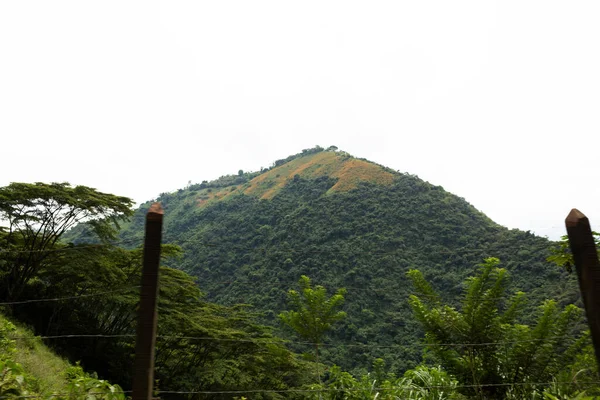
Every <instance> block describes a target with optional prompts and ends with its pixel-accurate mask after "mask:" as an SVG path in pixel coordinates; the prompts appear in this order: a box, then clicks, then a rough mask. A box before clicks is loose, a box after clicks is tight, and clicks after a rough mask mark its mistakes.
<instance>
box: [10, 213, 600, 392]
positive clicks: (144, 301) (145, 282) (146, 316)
mask: <svg viewBox="0 0 600 400" xmlns="http://www.w3.org/2000/svg"><path fill="white" fill-rule="evenodd" d="M146 218H147V219H146V237H145V243H144V257H143V274H142V282H141V285H139V286H129V287H126V288H121V289H116V290H112V291H106V292H98V293H91V294H81V295H77V296H68V297H60V298H47V299H32V300H22V301H14V302H4V303H0V306H1V305H18V304H27V303H32V302H55V301H68V300H73V299H77V298H82V297H93V296H102V295H106V294H111V293H116V292H119V291H126V290H130V289H134V288H140V289H141V296H140V310H139V319H138V325H137V326H138V328H137V333H136V335H135V337H136V352H135V356H136V359H135V373H134V381H133V385H132V391H125V392H124V393H127V394H129V393H131V396H132V398H133V399H134V400H141V399H144V400H149V399H151V398H152V395H153V382H154V377H153V374H154V347H155V342H156V338H157V337H158V338H163V339H175V340H177V339H181V340H212V341H219V340H222V341H244V340H243V339H219V338H214V337H189V336H165V335H161V336H157V334H156V317H157V315H156V313H157V295H158V289H159V286H158V265H159V258H160V244H161V230H162V218H163V212H162V209H161V208H160V205H158V203H155V205H153V206H152V207H151V209H150V210H149V211H148V214H147V217H146ZM566 226H567V232H568V236H569V242H570V246H571V250H572V253H573V257H574V262H575V266H576V269H577V276H578V280H579V284H580V290H581V294H582V298H583V302H584V306H585V309H586V315H587V320H588V322H589V324H590V328H591V333H592V340H593V344H594V348H595V352H596V357H597V361H598V363H599V364H600V292H599V291H598V290H594V289H595V288H600V263H599V262H598V257H597V253H596V247H595V243H594V239H593V235H592V232H591V228H590V226H589V221H588V219H587V218H586V217H585V216H584V215H583V214H582V213H581V212H579V211H578V210H575V209H574V210H572V211H571V213H570V214H569V216H568V217H567V219H566ZM206 245H210V244H206ZM90 247H93V246H90ZM73 250H75V249H73ZM51 251H53V250H51ZM56 251H59V250H56ZM223 283H230V282H223ZM356 289H357V290H370V289H368V288H356ZM84 337H98V338H124V337H129V338H131V337H134V335H103V334H95V335H56V336H41V337H40V338H41V339H44V340H52V339H67V338H84ZM11 339H15V340H27V339H28V338H27V337H18V336H13V337H12V338H11ZM556 339H558V338H556V337H552V338H547V339H534V340H532V341H545V340H548V341H550V340H556ZM520 342H523V341H519V342H508V341H507V342H489V343H438V344H435V346H464V347H471V346H473V347H474V346H492V345H509V344H515V343H520ZM273 343H281V342H280V341H277V342H273ZM292 343H295V344H302V345H313V344H314V343H310V342H298V341H297V342H292ZM322 345H324V346H328V345H329V344H327V343H324V344H322ZM422 345H423V346H432V344H422ZM334 346H346V347H380V348H390V349H391V348H403V347H408V345H401V344H395V345H376V344H365V343H346V344H342V345H340V344H334ZM411 346H412V345H411ZM555 383H556V382H536V383H526V384H527V385H538V386H548V385H552V384H555ZM559 383H564V384H569V383H570V382H559ZM596 383H598V384H600V382H596ZM523 384H525V383H497V384H479V385H458V386H454V387H455V388H471V387H475V386H477V387H491V386H511V385H512V386H515V385H516V386H518V385H523ZM431 388H438V389H443V388H447V387H446V386H432V387H431ZM395 389H402V388H401V387H396V388H376V387H373V388H372V390H377V391H386V390H395ZM349 390H353V389H349V388H345V389H334V388H327V389H314V390H312V389H286V390H268V389H265V390H245V391H158V392H157V393H158V394H182V395H186V394H189V395H191V394H199V395H200V394H213V395H214V394H223V395H225V394H230V395H248V394H253V393H255V394H258V393H314V392H335V391H349ZM356 390H358V389H356ZM59 395H64V394H56V396H59ZM18 397H20V398H34V397H36V396H18ZM1 398H3V397H0V399H1ZM12 398H15V397H14V396H13V397H12Z"/></svg>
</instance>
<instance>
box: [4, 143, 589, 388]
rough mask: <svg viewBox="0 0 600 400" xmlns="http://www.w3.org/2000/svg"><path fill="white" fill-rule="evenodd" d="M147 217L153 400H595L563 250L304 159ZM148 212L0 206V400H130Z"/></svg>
mask: <svg viewBox="0 0 600 400" xmlns="http://www.w3.org/2000/svg"><path fill="white" fill-rule="evenodd" d="M153 200H157V201H160V202H161V204H162V206H163V207H164V209H165V225H164V233H163V245H162V246H163V247H162V261H161V264H162V266H161V270H160V292H159V305H158V337H157V351H156V371H155V378H156V381H157V384H156V392H157V393H156V395H157V396H158V397H160V398H164V399H234V398H238V399H242V398H246V399H284V398H291V399H304V398H309V399H310V398H315V399H324V398H325V399H376V398H379V399H525V398H539V399H584V398H594V396H600V391H599V387H600V385H599V384H598V381H599V378H598V368H597V365H596V364H595V361H594V355H593V348H592V346H591V341H590V338H589V332H588V331H587V326H586V323H585V320H584V318H583V313H582V310H581V308H582V304H581V300H580V295H579V292H578V288H577V281H576V277H575V276H574V274H573V273H569V271H568V270H567V268H565V265H567V264H568V262H569V254H568V248H567V246H566V245H565V242H564V241H563V242H560V243H553V242H550V241H548V240H547V239H544V238H540V237H537V236H535V235H533V234H531V233H529V232H522V231H518V230H509V229H506V228H504V227H502V226H499V225H498V224H496V223H494V222H493V221H491V220H490V219H489V218H487V217H486V216H485V215H484V214H482V213H481V212H479V211H478V210H476V209H475V208H474V207H473V206H471V205H470V204H468V203H467V202H466V201H465V200H464V199H462V198H460V197H457V196H455V195H453V194H451V193H448V192H446V191H444V190H443V188H441V187H439V186H435V185H431V184H429V183H427V182H424V181H422V180H420V179H419V178H418V177H416V176H414V175H410V174H404V173H399V172H396V171H392V170H389V169H387V168H385V167H382V166H379V165H377V164H373V163H370V162H368V161H366V160H359V159H355V158H353V157H351V156H350V155H348V154H347V153H344V152H340V151H338V149H337V148H335V147H331V148H328V149H323V148H320V147H317V148H314V149H307V150H305V151H303V152H302V153H299V154H297V155H294V156H290V157H288V158H286V159H283V160H279V161H276V162H275V163H274V164H273V166H272V167H270V168H267V169H263V170H261V171H259V172H253V173H245V172H244V171H239V172H238V173H237V174H235V175H231V176H225V177H222V178H220V179H218V180H216V181H213V182H203V183H201V184H196V185H190V186H188V187H187V188H184V189H181V190H179V191H176V192H174V193H163V194H161V195H160V196H159V197H158V198H157V199H153ZM150 204H151V202H148V203H144V204H142V205H141V206H140V207H138V208H137V209H134V203H133V201H132V200H131V199H128V198H126V197H121V196H117V195H113V194H107V193H102V192H99V191H97V190H95V189H93V188H90V187H86V186H71V185H69V184H67V183H12V184H10V185H8V186H6V187H3V188H0V218H1V220H2V221H3V223H4V222H5V226H4V227H3V228H2V229H0V296H1V297H0V303H1V306H2V314H3V315H4V317H5V318H6V320H4V319H3V321H4V322H3V323H2V324H1V325H3V328H2V329H0V335H1V338H0V345H1V346H0V369H1V371H0V374H1V377H0V396H4V397H8V398H10V397H11V396H12V397H13V398H19V396H21V398H22V397H23V396H30V395H31V396H33V395H35V396H39V398H61V396H62V398H73V399H74V398H98V399H124V398H126V397H127V396H128V395H129V394H130V392H129V390H130V389H131V379H132V360H133V358H132V357H133V348H134V338H135V325H136V308H137V305H138V302H139V285H140V272H141V264H142V247H141V245H142V238H143V232H144V225H143V221H144V216H145V212H146V210H147V209H148V207H149V206H150ZM11 321H12V322H11ZM14 324H17V325H16V326H20V325H23V326H27V327H29V329H31V331H32V332H33V334H32V335H29V336H27V335H25V336H23V335H21V336H16V335H15V334H14V332H15V329H17V328H15V325H14ZM36 337H37V339H36ZM23 340H27V341H34V340H38V341H39V340H42V341H43V343H44V344H45V345H47V346H48V347H49V348H51V349H52V350H53V351H55V352H56V353H57V354H60V355H61V356H62V357H64V358H66V359H68V360H69V361H70V362H71V363H73V365H75V366H74V367H72V368H71V369H70V370H69V371H71V372H69V373H70V375H68V374H67V375H68V376H67V377H66V378H65V379H67V381H68V382H70V384H71V386H72V387H73V388H75V387H76V388H77V389H73V388H71V389H68V390H67V389H64V391H65V393H62V394H57V393H53V392H52V391H48V390H45V389H44V387H43V385H42V384H41V383H40V381H39V379H37V380H36V378H35V377H33V376H31V374H28V372H27V371H26V370H25V369H24V367H23V366H22V365H20V364H19V363H18V362H16V361H15V359H16V356H15V354H16V352H18V351H20V350H17V349H18V347H17V344H18V343H19V341H23ZM76 363H78V364H76ZM73 371H75V372H73ZM19 377H20V378H19ZM78 380H82V381H85V382H87V383H86V384H85V385H79V386H77V385H75V384H72V383H73V382H79V381H78ZM86 385H87V386H86ZM82 388H83V389H82ZM69 390H70V392H69ZM77 390H79V391H78V392H77ZM84 392H85V393H84ZM69 396H70V397H69ZM86 396H87V397H86Z"/></svg>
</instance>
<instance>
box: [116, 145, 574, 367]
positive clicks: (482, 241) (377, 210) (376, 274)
mask: <svg viewBox="0 0 600 400" xmlns="http://www.w3.org/2000/svg"><path fill="white" fill-rule="evenodd" d="M482 190H487V189H485V188H482ZM158 200H159V201H161V202H162V205H163V207H164V208H165V218H166V221H165V233H164V239H165V242H168V243H173V244H177V245H179V246H181V247H182V249H183V256H182V257H181V258H180V259H177V260H171V261H168V265H169V266H171V267H174V268H177V269H181V270H183V271H186V272H187V273H189V274H192V275H194V276H196V277H197V278H198V283H199V286H200V288H201V289H202V290H203V291H204V292H205V293H206V294H207V299H209V300H211V301H215V302H217V303H220V304H223V305H233V304H238V303H247V304H251V305H252V306H253V307H254V310H256V311H258V312H261V313H263V321H264V322H266V323H269V324H271V325H273V326H275V327H276V328H277V329H281V328H282V327H281V324H280V323H279V322H278V321H277V318H276V317H277V315H278V314H279V313H280V312H281V311H282V310H284V309H285V300H286V291H287V289H288V288H290V287H293V286H294V285H295V283H296V282H297V280H298V279H299V277H300V276H301V275H307V276H309V277H310V278H311V279H312V280H313V281H314V282H315V284H319V285H324V286H326V287H327V288H329V289H330V290H334V289H337V288H342V287H343V288H346V290H347V295H346V302H345V307H344V311H346V313H347V315H348V316H347V318H346V319H344V320H343V321H342V322H340V323H339V324H337V325H336V326H335V327H334V328H333V330H332V332H331V334H330V337H329V339H328V340H327V342H328V343H329V344H330V345H329V346H328V345H327V343H326V344H325V345H324V346H322V347H323V348H322V353H321V354H322V360H324V361H327V362H331V363H337V364H338V365H341V366H342V367H343V368H344V369H347V370H352V369H354V370H357V369H362V368H365V366H368V365H370V364H371V363H372V362H373V360H374V359H375V358H377V357H381V358H383V359H385V360H386V362H387V365H388V366H390V368H391V369H392V370H394V371H404V370H406V369H407V368H411V367H413V366H415V365H416V364H417V363H418V362H419V361H420V360H421V355H422V351H423V348H422V346H421V345H420V343H419V340H420V338H421V337H422V335H423V332H422V330H421V327H420V325H419V324H418V323H417V321H416V320H415V318H414V317H413V315H412V313H411V311H410V308H409V305H408V303H407V298H408V296H409V294H410V293H411V286H410V284H409V283H408V282H407V278H406V273H407V271H408V270H409V269H413V268H418V269H419V270H420V271H421V272H422V273H423V274H424V276H425V277H426V278H427V279H428V280H430V281H431V282H432V284H433V285H435V287H436V288H438V289H439V290H440V293H441V294H442V295H443V296H444V298H445V299H448V300H447V301H448V302H449V303H450V304H458V302H459V301H460V300H459V297H460V294H461V293H462V289H463V281H464V279H465V278H466V277H467V276H470V275H473V273H474V268H475V267H474V266H476V265H478V264H479V263H480V262H481V261H482V260H483V259H484V258H486V257H490V256H493V257H498V258H499V259H501V260H502V265H503V266H504V267H505V268H506V269H507V271H508V272H509V273H510V274H511V276H512V280H511V283H510V285H509V287H508V292H509V293H513V292H515V291H517V290H522V291H524V292H527V293H528V295H529V296H530V297H531V299H532V301H531V302H530V303H529V304H532V305H531V306H530V307H529V308H528V309H526V310H525V313H524V315H525V316H526V317H527V318H530V319H532V318H533V315H534V312H535V306H534V305H535V304H540V303H541V301H543V300H545V299H555V300H557V302H558V304H559V305H566V304H570V303H577V301H578V294H577V290H576V284H575V280H574V277H573V276H570V275H568V274H566V273H565V272H564V271H561V270H560V269H559V268H557V267H556V266H553V265H550V264H549V263H548V262H546V258H547V256H548V255H549V247H550V242H549V241H548V240H547V239H544V238H540V237H537V236H535V235H533V234H531V233H529V232H522V231H518V230H508V229H506V228H504V227H502V226H500V225H498V224H496V223H494V222H493V221H491V220H490V219H489V218H487V217H486V216H485V215H484V214H482V213H481V212H479V211H478V210H476V209H475V208H474V207H473V206H471V205H470V204H469V203H467V202H466V201H465V200H464V199H462V198H460V197H457V196H455V195H453V194H451V193H448V192H446V191H445V190H444V189H443V188H441V187H439V186H435V185H432V184H430V183H427V182H424V181H422V180H421V179H419V178H418V177H416V176H413V175H409V174H403V173H398V172H395V171H392V170H389V169H387V168H385V167H382V166H379V165H376V164H373V163H370V162H368V161H366V160H359V159H356V158H353V157H351V156H350V155H348V154H346V153H343V152H339V151H337V149H335V148H330V149H328V150H324V149H322V148H318V147H317V148H315V149H308V150H305V151H303V152H302V153H300V154H297V155H294V156H290V157H288V158H286V159H283V160H279V161H276V162H275V163H274V164H273V166H272V167H271V168H269V169H264V170H262V171H260V172H255V173H244V172H243V171H240V172H239V173H238V174H237V175H231V176H225V177H221V178H220V179H218V180H216V181H213V182H203V183H201V184H197V185H191V186H189V187H188V188H186V189H181V190H179V191H177V192H174V193H164V194H162V195H161V196H160V197H159V198H158ZM148 205H149V204H145V205H142V206H141V207H140V209H139V210H138V211H137V213H136V214H135V215H134V217H133V219H132V222H131V223H130V224H128V225H127V226H126V228H125V229H124V231H123V233H122V234H121V238H122V239H123V240H124V241H126V242H129V241H136V240H140V239H141V235H142V222H143V213H144V212H145V210H146V209H147V207H148ZM280 332H281V334H289V333H286V331H285V330H281V331H280ZM289 337H290V338H291V337H293V336H292V335H291V334H290V336H289ZM390 346H392V347H390ZM394 346H395V347H394ZM296 350H299V351H307V352H308V351H310V348H307V347H303V346H302V345H297V346H296Z"/></svg>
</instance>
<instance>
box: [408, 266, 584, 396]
mask: <svg viewBox="0 0 600 400" xmlns="http://www.w3.org/2000/svg"><path fill="white" fill-rule="evenodd" d="M498 264H499V260H498V259H497V258H488V259H486V260H485V262H484V263H483V264H482V265H481V269H480V271H479V273H478V274H477V276H474V277H471V278H469V279H468V280H467V281H466V282H465V292H464V296H463V300H462V307H461V308H460V310H457V309H456V308H454V307H452V306H449V305H445V304H443V303H442V301H441V299H440V297H439V296H438V295H437V293H436V292H435V291H434V290H433V289H432V287H431V286H430V285H429V283H428V282H427V281H426V280H425V279H424V277H423V275H422V274H421V273H420V272H419V271H418V270H410V271H409V272H408V276H409V277H410V279H411V280H412V282H413V285H414V287H415V289H416V291H417V293H416V294H414V295H411V296H410V300H409V303H410V306H411V307H412V309H413V313H414V315H415V317H416V319H417V320H418V321H419V322H420V323H421V325H422V327H423V330H424V331H425V342H426V349H427V352H428V354H430V355H431V356H432V357H433V359H434V360H435V361H436V362H438V363H440V364H441V365H442V366H443V367H444V369H446V370H447V371H448V372H449V373H451V374H452V375H453V376H455V377H456V378H457V379H458V381H459V382H460V383H461V384H463V385H465V386H464V387H463V393H464V394H466V395H470V396H475V397H476V398H479V399H484V398H486V399H488V398H489V399H501V398H505V397H506V396H508V395H509V394H511V395H514V396H516V397H518V398H525V396H526V394H527V395H529V396H530V395H531V393H532V392H535V391H537V392H539V393H538V394H541V391H542V390H543V387H539V386H536V383H543V382H552V379H553V378H554V377H556V376H557V375H559V373H560V372H561V371H562V370H563V369H564V368H565V367H566V366H568V365H570V364H573V363H574V361H575V359H576V355H577V354H579V353H580V352H581V350H582V348H583V347H585V346H586V345H587V343H588V341H589V339H588V338H586V337H582V335H581V332H577V331H575V332H574V330H575V329H574V328H573V327H575V326H577V324H576V322H577V321H579V320H580V319H581V317H582V314H581V310H580V309H579V308H577V307H576V306H574V305H569V306H567V307H565V308H564V309H563V310H560V309H559V308H558V306H557V304H556V302H554V301H546V302H544V303H543V305H541V306H540V307H539V316H538V318H537V321H536V323H535V325H533V326H529V325H525V324H522V323H519V322H520V321H519V319H520V317H521V311H522V309H523V306H524V304H525V294H524V293H523V292H517V293H516V294H515V295H514V296H513V297H512V298H511V299H510V300H508V301H507V302H506V304H505V300H504V299H505V296H504V292H505V289H506V285H507V272H506V270H504V269H502V268H498ZM571 378H573V377H571ZM571 389H574V388H573V387H571ZM519 396H523V397H519Z"/></svg>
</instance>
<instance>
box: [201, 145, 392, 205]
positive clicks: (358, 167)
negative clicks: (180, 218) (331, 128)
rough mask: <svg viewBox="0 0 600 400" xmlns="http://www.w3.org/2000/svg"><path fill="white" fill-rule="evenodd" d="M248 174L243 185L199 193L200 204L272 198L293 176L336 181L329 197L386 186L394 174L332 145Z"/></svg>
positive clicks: (234, 184)
mask: <svg viewBox="0 0 600 400" xmlns="http://www.w3.org/2000/svg"><path fill="white" fill-rule="evenodd" d="M240 172H241V171H240ZM250 175H251V179H249V180H247V181H246V182H245V183H241V184H240V183H237V182H239V180H238V181H235V180H234V181H232V182H231V184H230V185H219V187H218V189H217V190H214V189H211V188H205V189H204V190H201V193H199V195H200V196H199V199H200V200H199V204H200V205H201V206H202V205H205V204H207V203H209V202H210V201H211V200H220V199H223V198H226V197H229V196H232V195H234V194H240V193H243V194H245V195H250V196H254V197H258V198H261V199H272V198H273V197H275V196H276V195H277V193H278V192H279V191H280V190H281V189H282V188H283V187H284V186H285V185H286V183H287V182H289V181H290V180H292V179H294V177H295V176H299V177H301V178H305V179H315V178H319V177H323V176H328V177H331V178H335V179H337V182H336V183H335V185H333V186H332V187H331V188H330V189H329V190H328V191H327V194H331V193H334V192H346V191H349V190H352V189H355V188H356V187H357V186H358V184H359V183H361V182H371V183H376V184H381V185H389V184H391V183H392V182H393V180H394V176H395V173H394V172H392V171H391V170H388V169H386V168H384V167H382V166H380V165H377V164H375V163H372V162H370V161H366V160H362V159H358V158H355V157H352V156H351V155H349V154H348V153H346V152H343V151H338V149H337V147H335V146H331V147H329V148H328V149H323V148H322V147H319V146H317V147H315V148H312V149H306V150H303V151H302V153H298V154H295V155H293V156H290V157H288V158H286V159H282V160H278V161H276V162H275V163H274V164H273V166H272V167H271V168H270V169H267V170H263V171H261V172H259V173H253V174H250ZM223 178H225V177H223ZM205 186H210V184H208V185H205Z"/></svg>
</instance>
